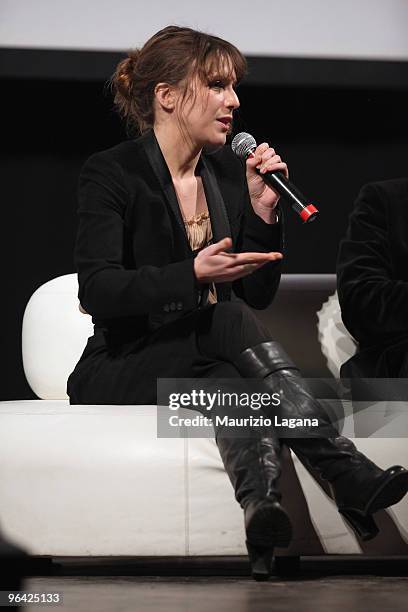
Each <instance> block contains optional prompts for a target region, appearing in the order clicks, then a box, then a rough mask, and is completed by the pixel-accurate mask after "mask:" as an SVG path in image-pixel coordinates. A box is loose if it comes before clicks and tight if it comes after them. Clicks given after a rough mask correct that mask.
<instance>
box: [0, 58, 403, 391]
mask: <svg viewBox="0 0 408 612" xmlns="http://www.w3.org/2000/svg"><path fill="white" fill-rule="evenodd" d="M120 57H121V55H120V54H114V53H112V54H109V53H108V54H106V53H101V54H96V53H93V52H89V53H86V52H83V53H79V52H52V51H49V52H46V51H41V52H38V51H37V52H35V51H32V52H30V51H29V50H3V52H2V53H1V54H0V59H1V61H0V80H1V85H2V96H1V102H2V106H1V108H2V113H1V115H2V125H3V133H2V138H1V140H2V145H3V146H2V152H1V168H2V182H1V196H2V197H1V199H2V205H1V213H2V222H1V228H2V240H1V247H2V256H1V257H2V262H3V272H2V278H1V284H2V300H1V321H2V325H1V332H0V333H1V346H2V367H1V381H0V399H1V400H12V399H32V398H35V395H34V394H33V393H32V392H31V390H30V388H29V386H28V384H27V382H26V379H25V376H24V372H23V368H22V362H21V324H22V317H23V313H24V309H25V306H26V303H27V301H28V300H29V298H30V296H31V295H32V293H33V292H34V291H35V289H37V288H38V287H39V286H40V285H41V284H43V283H45V282H46V281H48V280H50V279H52V278H54V277H56V276H59V275H62V274H68V273H71V272H73V271H74V264H73V257H72V254H73V246H74V240H75V232H76V187H77V178H78V172H79V170H80V167H81V165H82V163H83V162H84V160H85V159H86V158H87V157H88V155H90V154H91V153H93V152H95V151H97V150H101V149H105V148H107V147H110V146H113V145H114V144H116V143H117V142H119V141H120V140H123V139H124V138H126V135H125V133H124V130H123V128H122V127H121V125H120V122H119V119H118V118H117V116H116V114H115V113H114V111H113V108H112V96H111V94H110V92H109V90H108V89H107V87H106V85H105V81H106V79H107V78H108V77H109V75H110V74H111V72H112V71H113V68H114V66H115V63H116V62H117V60H118V59H120ZM238 94H239V97H240V100H241V109H240V110H239V118H238V120H237V122H236V131H241V130H245V131H249V132H251V133H253V135H254V136H255V137H256V138H257V140H258V142H261V141H262V140H267V141H268V142H269V143H270V144H271V145H272V146H274V147H275V148H276V150H277V151H278V152H279V154H280V155H281V157H282V158H283V159H284V160H285V161H287V163H288V165H289V169H290V176H291V179H292V180H293V182H294V183H295V184H296V185H298V186H299V188H300V189H301V190H302V191H303V192H304V193H305V194H307V195H309V196H310V200H311V201H312V202H315V203H316V204H317V205H318V207H319V209H320V212H321V215H320V218H319V220H318V221H316V222H315V223H314V224H311V225H309V226H303V225H302V224H301V223H300V221H299V220H298V217H297V215H295V214H294V213H292V211H289V210H288V212H287V215H286V217H287V221H288V222H287V254H286V258H285V270H284V271H285V272H286V273H333V272H334V271H335V262H336V255H337V248H338V243H339V240H340V239H341V237H342V236H343V234H344V232H345V230H346V226H347V217H348V214H349V212H350V209H351V207H352V205H353V201H354V199H355V197H356V195H357V193H358V190H359V189H360V187H361V185H363V184H364V183H366V182H368V181H374V180H383V179H388V178H396V177H400V176H406V175H407V152H408V147H407V144H408V121H407V108H408V79H407V65H406V64H404V63H396V62H361V61H359V62H352V61H340V60H338V61H336V60H332V61H329V60H294V59H293V60H288V59H276V58H275V59H266V58H252V59H251V76H250V77H249V78H248V80H247V83H246V84H242V85H241V86H240V87H239V89H238Z"/></svg>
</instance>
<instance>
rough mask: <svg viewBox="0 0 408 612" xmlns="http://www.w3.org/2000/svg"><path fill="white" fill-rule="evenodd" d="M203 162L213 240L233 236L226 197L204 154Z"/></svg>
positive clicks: (203, 177) (202, 176)
mask: <svg viewBox="0 0 408 612" xmlns="http://www.w3.org/2000/svg"><path fill="white" fill-rule="evenodd" d="M201 162H202V172H201V178H202V181H203V185H204V191H205V197H206V199H207V206H208V211H209V213H210V217H211V228H212V233H213V241H214V242H218V241H219V240H222V238H226V237H227V236H228V237H231V228H230V224H229V220H228V216H227V210H226V208H225V203H224V199H223V197H222V194H221V191H220V188H219V186H218V183H217V179H216V177H215V173H214V170H213V168H212V167H211V164H209V163H208V161H206V159H205V157H204V156H201Z"/></svg>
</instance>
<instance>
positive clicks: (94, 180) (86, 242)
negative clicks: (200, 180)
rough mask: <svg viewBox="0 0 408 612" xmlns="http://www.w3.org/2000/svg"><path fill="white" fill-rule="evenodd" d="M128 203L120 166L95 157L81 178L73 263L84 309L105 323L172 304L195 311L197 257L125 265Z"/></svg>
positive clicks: (109, 157)
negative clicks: (175, 260) (178, 303)
mask: <svg viewBox="0 0 408 612" xmlns="http://www.w3.org/2000/svg"><path fill="white" fill-rule="evenodd" d="M128 201H129V190H128V189H127V187H126V184H125V177H124V173H123V170H122V168H121V167H120V165H119V164H118V163H117V162H116V161H115V160H114V159H113V158H112V157H111V156H107V155H106V154H105V153H103V152H102V153H96V154H95V155H93V156H91V157H90V158H89V159H88V160H87V162H86V163H85V164H84V166H83V168H82V171H81V174H80V179H79V209H78V213H79V227H78V233H77V242H76V248H75V260H76V265H77V269H78V280H79V300H80V303H81V305H82V306H83V307H84V308H85V310H86V311H87V312H88V313H89V314H91V315H93V317H95V318H101V319H105V318H115V317H123V316H131V315H139V314H146V313H155V312H162V311H163V305H164V304H166V303H169V302H180V303H182V304H183V310H191V309H193V308H195V307H196V305H197V301H198V289H197V286H196V283H195V275H194V269H193V264H194V260H193V259H185V260H183V261H178V262H175V263H169V264H168V265H164V266H162V267H155V266H150V265H143V266H141V267H139V268H137V269H126V268H125V267H124V264H123V261H124V257H123V251H124V231H125V227H126V211H127V208H128V203H129V202H128Z"/></svg>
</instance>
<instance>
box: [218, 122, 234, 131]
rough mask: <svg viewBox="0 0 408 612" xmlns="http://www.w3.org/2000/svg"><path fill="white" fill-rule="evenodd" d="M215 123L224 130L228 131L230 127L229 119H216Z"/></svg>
mask: <svg viewBox="0 0 408 612" xmlns="http://www.w3.org/2000/svg"><path fill="white" fill-rule="evenodd" d="M217 121H218V122H219V123H221V125H223V126H224V127H225V129H226V130H228V129H229V128H230V126H231V119H217Z"/></svg>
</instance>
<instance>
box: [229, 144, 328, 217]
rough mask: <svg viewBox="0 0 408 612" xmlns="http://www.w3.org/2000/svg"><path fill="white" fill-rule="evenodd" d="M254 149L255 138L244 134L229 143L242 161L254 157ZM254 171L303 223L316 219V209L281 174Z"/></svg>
mask: <svg viewBox="0 0 408 612" xmlns="http://www.w3.org/2000/svg"><path fill="white" fill-rule="evenodd" d="M256 147H257V144H256V140H255V138H254V137H253V136H251V134H247V133H246V132H240V133H239V134H237V135H236V136H235V137H234V139H233V141H232V143H231V148H232V150H233V151H234V153H235V154H236V155H238V157H241V158H243V159H247V158H248V157H255V155H254V151H255V149H256ZM256 171H257V172H258V174H259V175H260V176H261V177H262V178H263V180H264V181H265V183H266V184H267V185H269V187H273V189H275V191H277V192H278V193H279V195H281V196H282V197H283V198H285V200H287V201H288V202H289V204H290V205H291V206H292V208H293V209H294V210H295V211H296V212H297V214H298V215H299V216H300V218H301V219H302V221H303V223H310V222H311V221H314V220H315V219H316V217H317V215H318V214H319V211H318V210H317V208H316V207H315V206H313V204H310V203H308V201H307V200H306V198H305V196H304V195H303V194H301V193H300V191H299V190H298V189H297V188H296V187H295V186H294V185H292V183H291V182H290V181H289V180H288V179H287V178H286V176H284V175H283V174H282V173H281V172H265V174H260V172H259V170H258V169H256Z"/></svg>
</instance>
